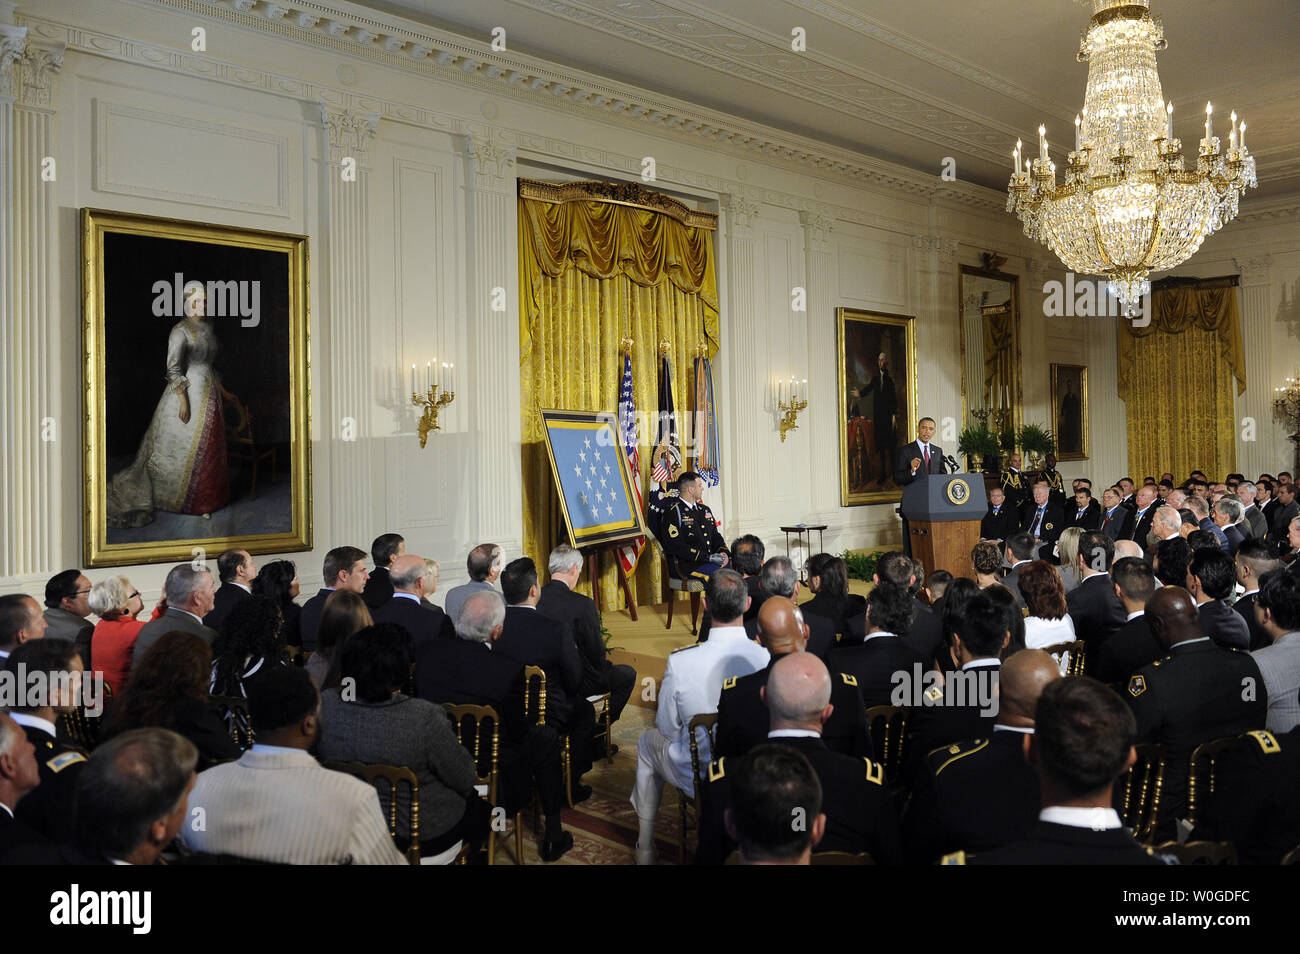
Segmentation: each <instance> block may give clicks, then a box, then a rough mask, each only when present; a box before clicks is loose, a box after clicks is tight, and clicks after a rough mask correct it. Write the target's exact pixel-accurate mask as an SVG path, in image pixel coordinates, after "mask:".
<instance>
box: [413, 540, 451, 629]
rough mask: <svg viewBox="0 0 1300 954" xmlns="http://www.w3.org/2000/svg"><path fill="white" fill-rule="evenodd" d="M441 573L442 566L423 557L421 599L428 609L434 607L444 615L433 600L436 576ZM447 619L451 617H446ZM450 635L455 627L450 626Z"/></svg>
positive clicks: (436, 585) (436, 586)
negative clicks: (422, 592) (422, 590)
mask: <svg viewBox="0 0 1300 954" xmlns="http://www.w3.org/2000/svg"><path fill="white" fill-rule="evenodd" d="M441 575H442V567H441V566H439V565H438V561H437V560H433V559H430V558H429V557H425V558H424V599H423V600H421V601H420V602H422V603H423V604H424V605H425V606H427V607H429V608H430V609H436V610H437V611H438V612H439V613H443V614H444V615H446V611H445V610H443V608H442V607H441V606H439V605H438V604H437V603H435V602H434V601H433V594H434V593H437V592H438V578H439V577H440V576H441ZM447 619H448V621H450V620H451V617H450V616H448V617H447ZM451 632H452V635H453V636H454V635H455V634H456V627H455V626H452V628H451Z"/></svg>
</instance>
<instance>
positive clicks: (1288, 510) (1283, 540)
mask: <svg viewBox="0 0 1300 954" xmlns="http://www.w3.org/2000/svg"><path fill="white" fill-rule="evenodd" d="M1276 494H1277V506H1276V507H1275V508H1274V510H1273V522H1272V524H1270V526H1269V532H1268V542H1269V543H1272V544H1274V545H1275V546H1281V547H1286V546H1291V545H1292V544H1288V543H1287V537H1288V536H1289V535H1290V532H1291V521H1293V520H1295V518H1296V517H1300V501H1297V500H1296V499H1295V485H1294V484H1291V483H1285V484H1279V485H1278V487H1277V490H1276ZM45 605H46V606H49V605H50V600H49V596H48V594H47V596H46V599H45ZM46 615H47V616H48V615H49V614H48V613H47V614H46Z"/></svg>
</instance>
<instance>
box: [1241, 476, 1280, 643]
mask: <svg viewBox="0 0 1300 954" xmlns="http://www.w3.org/2000/svg"><path fill="white" fill-rule="evenodd" d="M1242 486H1243V487H1252V486H1254V485H1253V484H1242ZM1233 563H1234V566H1235V567H1236V571H1237V582H1238V583H1240V584H1241V588H1242V590H1243V592H1242V594H1241V596H1239V597H1237V601H1236V602H1235V603H1233V604H1232V609H1233V611H1234V612H1236V613H1238V614H1239V615H1240V616H1241V618H1242V619H1244V620H1245V621H1246V628H1247V629H1249V630H1250V648H1251V649H1252V650H1255V649H1263V648H1264V647H1265V646H1268V645H1269V644H1270V643H1272V637H1271V636H1269V634H1268V633H1267V632H1266V631H1265V630H1264V628H1263V627H1262V626H1260V624H1259V620H1258V619H1256V617H1255V598H1256V596H1258V594H1259V581H1260V580H1261V579H1263V577H1264V574H1265V573H1271V572H1272V571H1273V570H1276V569H1277V568H1278V567H1279V566H1280V565H1281V563H1280V561H1279V560H1278V559H1277V558H1276V557H1275V556H1274V555H1273V553H1272V551H1271V550H1270V549H1269V546H1268V544H1266V543H1265V542H1264V541H1263V540H1260V539H1257V538H1256V539H1250V540H1247V541H1246V542H1245V543H1243V544H1242V545H1241V546H1240V547H1239V548H1238V549H1237V556H1236V559H1235V560H1234V561H1233Z"/></svg>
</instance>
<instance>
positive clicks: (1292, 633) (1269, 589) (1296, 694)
mask: <svg viewBox="0 0 1300 954" xmlns="http://www.w3.org/2000/svg"><path fill="white" fill-rule="evenodd" d="M1255 616H1256V618H1257V621H1258V622H1259V625H1260V627H1261V628H1262V629H1263V630H1264V632H1266V633H1267V634H1268V636H1269V638H1270V640H1271V643H1270V644H1269V645H1267V646H1265V647H1264V648H1263V649H1257V650H1255V651H1254V652H1252V653H1251V654H1250V655H1251V656H1252V657H1253V658H1254V660H1255V663H1256V664H1257V665H1258V666H1259V672H1260V675H1262V676H1263V677H1264V688H1265V689H1266V690H1267V691H1268V714H1267V715H1266V716H1265V721H1264V728H1265V729H1267V730H1268V731H1269V732H1272V733H1274V734H1275V735H1281V734H1283V733H1286V732H1290V731H1291V730H1292V729H1294V728H1295V727H1296V726H1297V725H1300V579H1298V578H1297V577H1295V576H1294V575H1292V574H1290V573H1283V572H1282V571H1280V570H1274V571H1273V572H1271V573H1269V574H1267V575H1266V576H1265V577H1264V580H1263V584H1262V586H1261V587H1260V591H1259V596H1258V598H1257V599H1256V601H1255Z"/></svg>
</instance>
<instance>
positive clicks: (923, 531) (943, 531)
mask: <svg viewBox="0 0 1300 954" xmlns="http://www.w3.org/2000/svg"><path fill="white" fill-rule="evenodd" d="M987 510H988V501H987V499H986V497H985V493H984V480H983V477H982V476H981V475H979V474H933V475H929V476H924V477H918V478H917V479H916V480H914V481H912V482H911V483H910V484H908V485H907V486H906V487H904V488H903V502H902V505H901V506H900V507H899V511H900V512H901V513H902V515H903V516H904V517H906V518H907V528H908V534H909V537H910V539H911V543H912V556H913V557H915V558H916V559H918V560H920V561H921V562H922V563H923V564H924V565H925V572H926V573H932V572H934V571H935V570H947V571H948V572H949V573H951V574H952V575H953V576H964V577H967V578H968V579H973V578H974V570H973V569H972V567H971V562H970V552H971V550H972V549H974V547H975V544H977V543H979V540H980V520H982V519H983V517H984V514H985V512H986V511H987Z"/></svg>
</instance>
